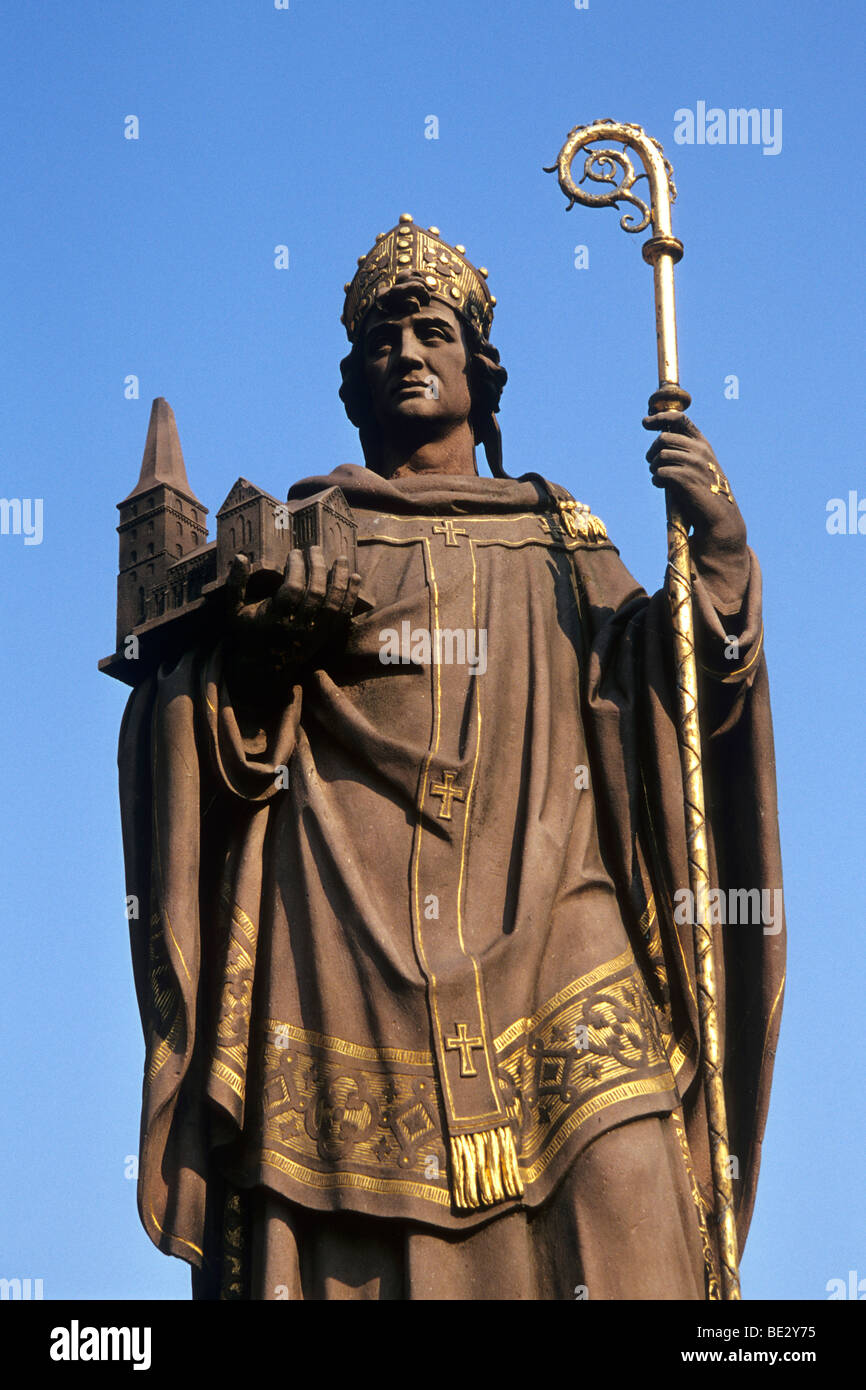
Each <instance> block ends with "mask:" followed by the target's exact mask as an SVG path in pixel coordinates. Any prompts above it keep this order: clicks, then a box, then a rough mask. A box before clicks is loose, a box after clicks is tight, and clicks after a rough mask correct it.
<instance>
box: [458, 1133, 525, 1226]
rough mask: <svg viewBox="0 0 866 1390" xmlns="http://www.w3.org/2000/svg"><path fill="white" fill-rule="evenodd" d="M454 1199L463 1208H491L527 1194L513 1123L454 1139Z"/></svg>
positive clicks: (465, 1209)
mask: <svg viewBox="0 0 866 1390" xmlns="http://www.w3.org/2000/svg"><path fill="white" fill-rule="evenodd" d="M451 1169H452V1183H453V1188H454V1202H455V1204H456V1205H457V1206H458V1207H460V1208H461V1209H462V1210H463V1211H474V1210H477V1209H478V1208H479V1207H491V1206H493V1205H494V1203H496V1202H504V1201H506V1200H507V1198H508V1197H520V1196H522V1195H523V1183H522V1181H521V1178H520V1168H519V1166H518V1162H517V1150H516V1148H515V1147H514V1135H513V1133H512V1131H511V1126H510V1125H503V1126H502V1128H501V1129H487V1130H483V1131H482V1132H481V1133H479V1134H458V1135H455V1137H454V1138H453V1139H452V1140H451Z"/></svg>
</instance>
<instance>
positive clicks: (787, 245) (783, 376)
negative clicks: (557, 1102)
mask: <svg viewBox="0 0 866 1390" xmlns="http://www.w3.org/2000/svg"><path fill="white" fill-rule="evenodd" d="M3 49H4V53H3V68H4V72H3V81H2V106H3V140H2V147H0V163H2V165H3V169H2V186H3V189H4V197H3V210H2V214H0V241H2V261H3V266H4V271H5V274H4V280H5V293H4V304H3V310H4V322H5V325H6V328H5V335H4V348H5V352H4V357H5V362H4V369H3V388H2V409H3V427H2V455H0V457H2V473H0V478H2V484H0V492H2V494H3V495H4V496H7V497H20V498H37V497H38V498H42V499H44V535H43V539H42V543H41V544H40V545H31V546H25V545H24V542H23V537H21V536H12V535H6V536H0V584H2V592H3V596H4V597H3V625H2V645H0V661H2V685H0V700H2V705H3V708H2V719H0V766H2V769H3V775H4V796H3V800H4V808H5V816H4V829H3V834H2V852H3V865H2V903H3V916H4V919H5V920H4V925H3V942H4V953H3V982H4V999H3V1008H2V1032H3V1039H2V1056H3V1059H4V1060H3V1069H2V1070H3V1075H2V1087H3V1095H2V1114H3V1121H4V1143H3V1146H2V1158H0V1193H2V1196H0V1203H2V1207H0V1275H4V1276H6V1277H15V1276H17V1277H32V1278H43V1279H44V1287H45V1295H46V1297H103V1296H109V1297H120V1298H171V1297H178V1296H180V1297H185V1296H187V1294H188V1289H189V1280H188V1273H187V1269H186V1266H185V1265H182V1264H181V1263H179V1262H178V1261H175V1260H170V1259H166V1258H165V1257H163V1256H161V1255H159V1254H158V1253H157V1252H156V1251H155V1250H154V1249H153V1248H152V1247H151V1245H150V1243H149V1241H148V1240H147V1238H146V1236H145V1235H144V1233H143V1231H142V1230H141V1228H140V1227H139V1224H138V1218H137V1213H136V1207H135V1184H134V1182H131V1181H128V1180H127V1179H126V1178H125V1176H124V1166H125V1159H126V1155H128V1154H131V1153H134V1152H135V1151H136V1148H137V1139H138V1107H139V1097H140V1078H141V1065H142V1040H141V1032H140V1026H139V1022H138V1016H137V1011H136V1005H135V999H134V993H133V986H132V972H131V967H130V961H129V948H128V939H127V926H126V921H125V917H124V911H123V895H124V884H123V865H122V854H121V844H120V831H119V817H118V809H117V788H116V768H115V748H116V735H117V730H118V725H119V721H120V717H121V714H122V710H123V705H124V701H125V694H126V692H125V689H124V688H123V687H121V686H120V685H118V684H116V683H114V682H112V681H110V680H108V679H107V678H105V677H104V676H101V675H98V674H97V671H96V662H97V659H98V658H99V657H101V656H103V655H105V654H107V653H108V652H110V651H111V649H112V646H113V637H114V608H115V573H116V564H117V537H116V534H115V530H114V527H115V525H116V521H117V513H116V511H115V503H116V502H117V501H118V500H119V499H120V498H121V497H123V496H124V495H125V494H126V493H127V492H128V491H129V490H130V488H131V487H132V485H133V484H134V482H135V480H136V478H137V475H138V468H139V464H140V460H141V452H142V448H143V445H144V437H145V432H146V426H147V419H148V414H149V410H150V402H151V399H152V398H153V397H154V396H159V395H163V396H166V397H167V398H168V400H169V401H170V402H171V404H172V406H173V407H174V410H175V413H176V416H177V420H178V425H179V429H180V435H181V441H182V444H183V447H184V452H185V456H186V463H187V468H188V472H189V477H190V480H191V483H192V486H193V488H194V489H195V490H196V492H197V493H198V495H199V496H200V497H201V499H202V500H203V501H204V502H205V503H206V505H208V506H209V507H210V509H211V516H212V517H213V514H214V513H215V511H216V509H217V508H218V507H219V505H220V504H221V502H222V500H223V498H224V497H225V495H226V493H227V492H228V490H229V488H230V486H231V484H232V483H233V481H234V480H235V478H236V477H237V476H238V475H239V474H243V475H245V476H247V477H249V478H250V479H252V480H253V481H255V482H256V483H258V484H259V485H260V486H262V487H264V488H265V489H267V490H268V491H270V492H272V493H275V494H276V495H278V496H284V495H285V491H286V488H287V487H288V485H289V484H290V483H291V482H292V481H293V480H294V479H295V478H297V477H301V476H305V475H307V474H310V473H313V472H325V471H327V470H329V469H330V468H331V467H334V466H336V465H337V464H338V463H342V462H349V461H352V462H360V461H361V456H360V450H359V447H358V443H357V439H356V437H355V435H354V432H353V431H352V429H351V427H350V426H349V424H348V422H347V421H346V419H345V417H344V415H343V411H342V407H341V404H340V402H339V400H338V397H337V388H338V384H339V371H338V362H339V358H340V356H341V355H342V354H343V352H344V351H345V339H344V336H343V330H342V328H341V325H340V323H339V315H340V311H341V307H342V285H343V282H344V281H345V280H346V279H348V278H349V277H350V276H351V274H352V272H353V269H354V265H355V259H356V257H357V256H358V255H359V254H361V253H362V252H364V251H366V250H367V249H368V248H369V246H370V244H371V242H372V239H373V237H374V235H375V233H376V232H377V231H379V230H384V229H386V228H387V227H389V226H391V225H392V224H393V223H394V222H395V221H396V219H397V217H398V214H399V213H400V212H402V211H409V212H411V213H413V214H414V215H415V217H416V218H417V219H418V220H421V221H423V222H424V223H425V224H426V223H431V222H432V223H435V224H436V225H437V226H439V227H440V228H441V229H442V233H443V235H444V236H445V237H446V238H447V239H449V240H451V241H452V242H454V241H461V242H464V243H465V244H466V246H467V248H468V253H469V255H470V257H471V258H472V259H473V260H474V261H475V263H476V264H478V263H483V264H484V265H486V266H488V267H489V270H490V285H491V288H492V291H493V293H494V294H496V295H497V297H498V300H499V307H498V309H497V314H496V322H495V326H494V334H493V340H494V341H495V343H496V344H497V346H498V347H499V349H500V351H501V353H502V358H503V361H504V363H505V365H506V366H507V368H508V370H509V373H510V381H509V384H508V386H507V388H506V392H505V396H504V399H503V409H502V413H501V416H500V422H501V426H502V432H503V440H504V448H505V465H506V468H507V469H508V470H509V472H511V473H512V474H518V473H521V472H524V471H527V470H529V469H534V470H538V471H541V472H543V473H545V474H546V475H547V476H548V477H550V478H552V479H554V480H556V481H558V482H561V483H564V484H565V485H566V486H567V487H569V488H570V489H571V490H572V491H573V493H574V494H575V495H576V496H577V497H579V498H580V499H581V500H583V501H587V502H589V503H591V505H592V507H593V509H594V510H595V511H597V512H598V513H599V514H600V515H601V516H602V517H603V518H604V519H605V521H606V523H607V525H608V528H609V530H610V532H611V534H612V536H613V538H614V539H615V540H616V542H617V544H618V545H619V547H620V549H621V552H622V555H623V558H624V560H625V561H626V563H627V564H628V565H629V567H630V568H631V570H632V571H633V573H634V574H635V575H636V576H637V577H638V579H639V580H640V581H641V582H642V583H643V584H644V585H646V586H647V587H649V588H655V587H657V586H658V585H659V583H660V582H661V579H662V574H663V565H664V553H665V526H664V514H663V513H664V509H663V503H662V499H661V497H660V495H659V493H658V492H657V491H656V490H655V489H654V488H652V487H651V485H650V483H649V479H648V474H647V470H646V465H645V462H644V452H645V450H646V448H647V446H648V443H649V437H648V436H647V435H646V434H645V432H644V431H643V430H642V429H641V426H640V420H641V416H642V415H643V413H644V411H645V407H646V398H647V396H648V394H649V393H650V391H651V390H652V389H653V387H654V386H655V377H654V370H655V357H654V335H653V321H652V295H651V276H650V272H649V271H648V269H647V267H646V266H645V265H644V263H643V261H642V260H641V257H640V253H639V248H638V245H637V241H638V238H629V237H626V236H625V235H624V234H623V233H622V232H620V231H619V229H618V226H617V217H616V215H615V214H614V213H613V212H610V211H604V212H602V211H588V210H584V209H581V208H576V209H575V210H574V211H572V212H571V213H569V214H567V215H566V212H565V200H564V199H563V197H562V195H561V193H560V192H559V189H558V187H557V185H556V182H555V180H554V178H553V177H551V176H550V175H546V174H543V173H542V172H541V165H542V164H549V163H552V162H553V160H554V158H555V156H556V153H557V151H558V149H559V147H560V145H561V143H562V142H563V140H564V138H565V136H566V134H567V132H568V130H569V129H570V128H571V127H572V126H573V125H575V124H577V123H579V122H584V121H589V120H592V119H593V118H595V117H598V116H604V115H611V116H615V117H617V118H618V119H622V120H630V121H636V122H639V123H640V124H642V125H644V126H645V127H646V128H647V129H648V130H649V131H650V132H651V133H652V134H654V135H655V136H656V137H657V138H658V139H660V140H661V141H662V143H663V144H664V146H665V150H666V152H667V153H668V154H669V156H670V157H671V159H672V160H673V163H674V168H675V172H676V177H677V183H678V185H679V190H680V199H679V202H678V204H677V206H676V208H675V222H674V229H675V231H676V232H677V234H678V235H679V236H680V237H681V238H682V239H683V241H684V242H685V244H686V256H685V259H684V261H683V263H682V265H681V266H680V267H679V268H678V271H677V288H678V308H679V319H680V352H681V375H682V379H683V382H684V384H685V385H686V386H687V387H688V389H689V390H690V391H691V393H692V396H693V398H694V405H693V408H692V412H691V413H692V416H693V418H694V419H695V421H696V422H697V423H698V424H699V425H700V427H701V428H702V429H703V431H704V433H705V434H706V435H707V436H708V438H709V439H710V440H711V441H712V442H713V444H714V446H715V449H716V452H717V454H718V456H719V459H720V461H721V462H722V464H723V466H724V467H725V468H726V470H727V472H728V473H729V475H730V478H731V480H732V484H733V486H734V488H735V490H736V493H737V496H738V499H739V501H740V504H741V506H742V509H743V512H744V514H745V516H746V519H747V522H748V525H749V535H750V541H751V543H752V545H753V547H754V548H755V550H756V551H757V553H758V555H759V557H760V559H761V562H762V566H763V571H764V585H765V590H764V592H765V602H766V634H767V639H766V646H767V657H768V661H769V667H770V677H771V689H772V693H773V709H774V717H775V726H776V736H777V752H778V777H779V792H780V802H781V821H782V839H783V853H784V863H785V872H786V904H787V912H788V920H789V925H790V933H791V947H790V971H789V987H788V999H787V1004H786V1012H785V1016H784V1020H783V1027H782V1039H781V1046H780V1051H779V1055H778V1063H777V1073H776V1082H775V1089H774V1093H773V1100H772V1105H771V1111H770V1120H769V1126H768V1130H767V1136H766V1142H765V1158H764V1167H763V1174H762V1178H761V1183H760V1186H759V1190H758V1200H757V1208H756V1214H755V1220H754V1224H753V1228H752V1234H751V1237H750V1241H749V1245H748V1248H747V1251H746V1255H745V1259H744V1263H743V1283H744V1292H745V1294H746V1296H750V1297H778V1298H793V1297H804V1298H815V1299H820V1298H823V1297H826V1293H825V1286H826V1283H827V1281H828V1280H829V1279H831V1278H834V1277H843V1278H845V1277H847V1272H848V1271H849V1270H850V1269H857V1270H858V1271H859V1274H860V1277H864V1276H866V1236H864V1231H866V1220H864V1215H866V1212H864V1208H866V1186H864V1183H863V1171H862V1155H863V1148H864V1142H866V1132H864V1119H863V1100H862V1097H863V1093H864V1089H866V1088H864V1077H863V1061H862V1059H863V1045H862V1026H863V1025H862V1017H863V999H864V994H866V970H864V954H866V953H864V949H863V945H862V935H863V873H862V853H863V843H864V811H863V802H864V794H863V786H864V770H866V737H864V723H863V716H862V706H863V695H862V692H863V689H864V685H866V661H864V652H866V640H864V639H866V633H864V622H866V619H864V613H866V605H864V588H866V586H864V572H866V535H862V536H861V535H829V534H828V533H827V530H826V525H825V521H826V515H827V513H826V507H827V503H828V501H829V499H831V498H833V497H846V498H847V495H848V493H849V491H851V490H858V495H859V496H860V497H866V467H864V462H863V448H862V439H861V430H862V420H863V392H862V381H861V377H862V358H863V354H862V322H863V311H864V305H863V286H864V274H863V254H864V245H863V232H862V218H861V216H860V214H859V212H858V210H857V202H856V197H855V192H856V189H857V187H858V182H857V179H858V175H857V166H856V164H854V162H853V158H854V157H855V156H856V145H855V144H854V143H852V141H853V136H852V134H851V133H852V132H856V131H857V130H859V127H860V124H861V120H860V117H861V113H862V71H860V70H859V69H858V68H857V67H855V60H856V59H857V55H858V54H859V53H861V52H862V15H861V13H860V11H859V8H858V7H857V6H856V5H853V4H851V3H850V0H846V3H838V2H837V3H833V2H832V0H831V2H830V3H824V4H822V5H820V6H816V5H814V4H811V3H810V4H806V3H803V0H772V2H769V0H729V3H727V4H726V5H723V6H722V5H713V6H708V5H697V6H696V5H694V4H688V3H685V0H665V3H663V4H652V5H648V4H644V3H637V0H590V5H589V8H588V9H586V10H576V9H575V7H574V4H573V3H572V0H544V3H535V4H529V3H527V0H523V3H519V4H518V3H516V2H515V0H498V3H493V0H474V2H473V3H472V4H469V5H466V4H463V3H457V0H437V3H436V4H435V5H430V6H427V7H424V6H417V5H409V6H407V5H406V4H404V3H400V4H397V3H394V0H376V3H369V2H367V0H356V3H352V4H349V3H337V2H336V0H291V3H290V8H289V9H288V10H286V11H282V10H276V9H275V8H274V5H273V3H272V0H245V3H244V4H237V3H228V0H211V2H210V3H207V4H197V5H189V4H184V5H181V4H178V3H176V0H172V2H171V3H169V0H151V2H150V3H146V2H145V0H141V3H136V4H123V5H120V4H105V3H93V0H79V3H78V4H76V5H67V4H60V3H57V0H54V2H53V3H46V4H39V5H22V4H19V5H17V6H10V7H7V9H6V14H5V17H4V44H3ZM699 102H704V103H705V104H706V107H708V108H709V107H714V106H717V107H721V108H723V109H725V110H727V109H728V108H730V107H741V106H745V107H753V106H754V107H758V108H766V109H767V110H768V111H769V112H774V111H775V110H776V109H779V110H781V112H782V127H781V134H782V145H781V149H780V150H779V152H778V153H776V154H764V153H763V150H762V148H761V146H759V145H758V146H756V145H745V146H744V145H728V144H726V145H710V144H694V145H685V144H684V145H678V144H677V143H676V142H675V140H674V129H675V124H676V122H675V113H676V112H677V111H678V110H680V109H682V108H690V109H691V110H693V111H696V110H697V107H698V103H699ZM128 115H137V116H138V118H139V121H140V138H139V139H138V140H136V141H133V140H127V139H125V138H124V118H125V117H126V116H128ZM431 115H434V116H436V117H438V122H439V132H438V133H439V138H438V139H436V140H432V139H427V138H425V119H426V118H427V117H428V116H431ZM427 128H428V129H429V128H430V127H429V124H428V126H427ZM278 244H285V245H287V246H288V247H289V251H290V267H289V269H288V270H285V271H280V270H277V269H275V268H274V247H275V246H276V245H278ZM578 244H583V245H586V246H587V247H588V252H589V266H588V268H587V269H582V270H578V269H576V268H575V266H574V248H575V246H576V245H578ZM129 374H135V375H136V376H138V378H139V381H140V398H139V399H138V400H127V399H125V398H124V378H125V377H127V375H129ZM730 375H735V376H736V377H737V378H738V380H739V397H738V398H737V399H726V397H725V394H724V386H725V378H726V377H728V376H730Z"/></svg>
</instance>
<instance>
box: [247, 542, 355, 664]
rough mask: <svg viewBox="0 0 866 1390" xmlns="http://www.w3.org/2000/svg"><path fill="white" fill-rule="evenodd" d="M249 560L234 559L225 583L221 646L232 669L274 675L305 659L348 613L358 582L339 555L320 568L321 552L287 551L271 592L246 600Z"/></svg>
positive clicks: (317, 549)
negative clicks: (328, 566)
mask: <svg viewBox="0 0 866 1390" xmlns="http://www.w3.org/2000/svg"><path fill="white" fill-rule="evenodd" d="M249 578H250V562H249V560H248V559H247V557H246V556H245V555H236V556H235V558H234V560H233V561H232V567H231V570H230V572H229V577H228V580H227V583H226V593H227V602H228V615H227V616H228V624H227V631H226V641H227V647H228V649H229V653H230V657H231V663H232V665H234V667H235V668H238V667H239V666H244V665H251V666H254V667H256V668H258V669H259V670H260V671H262V670H264V671H267V670H271V671H279V670H282V669H286V668H292V667H296V666H299V665H302V664H303V663H304V662H306V661H309V660H310V658H311V657H313V656H314V655H315V654H316V652H317V651H318V650H319V648H320V647H323V646H324V645H325V643H326V642H328V641H329V640H330V639H331V638H333V637H334V636H336V634H337V633H338V632H339V629H340V627H341V626H343V625H344V624H345V622H346V620H347V619H348V618H349V616H350V615H351V613H352V609H353V608H354V606H355V601H356V599H357V597H358V589H359V587H360V584H361V576H360V575H359V574H350V573H349V561H348V559H347V557H346V556H345V555H341V556H340V557H339V559H337V560H336V561H335V562H334V564H333V565H332V567H331V571H330V574H329V573H328V572H327V570H326V569H325V561H324V556H323V554H322V549H321V547H320V546H318V545H313V546H310V548H309V549H308V550H291V551H290V552H289V558H288V560H287V561H286V567H285V571H284V575H283V582H282V584H281V585H280V587H279V588H278V589H277V591H276V593H274V594H272V595H271V596H270V597H269V598H263V599H259V600H258V601H256V602H248V600H247V584H248V581H249Z"/></svg>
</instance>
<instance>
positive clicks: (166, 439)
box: [117, 396, 207, 513]
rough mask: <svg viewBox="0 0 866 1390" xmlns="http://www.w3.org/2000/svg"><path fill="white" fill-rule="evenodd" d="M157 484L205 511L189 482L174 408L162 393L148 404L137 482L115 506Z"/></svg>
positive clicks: (147, 490)
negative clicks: (151, 403)
mask: <svg viewBox="0 0 866 1390" xmlns="http://www.w3.org/2000/svg"><path fill="white" fill-rule="evenodd" d="M159 486H165V487H170V488H172V489H173V491H174V492H179V493H180V494H181V496H182V497H185V498H186V500H187V501H188V502H192V503H193V505H194V506H196V507H200V508H201V510H202V511H203V512H205V513H207V507H205V506H204V504H203V503H201V502H200V501H199V500H198V498H197V497H196V495H195V493H194V492H193V490H192V488H191V487H190V485H189V479H188V478H187V476H186V464H185V463H184V461H183V451H182V449H181V447H180V438H179V436H178V432H177V424H176V422H175V418H174V411H173V410H172V408H171V406H170V405H169V403H168V401H167V400H165V398H164V397H163V396H157V398H156V400H155V401H154V403H153V405H152V406H151V411H150V423H149V425H148V427H147V439H146V440H145V444H144V456H143V458H142V460H141V473H140V475H139V479H138V482H137V483H136V485H135V487H134V488H133V489H132V492H130V493H129V494H128V495H127V496H126V497H124V499H123V502H118V504H117V505H118V506H119V507H122V506H123V505H124V504H125V503H126V502H130V501H131V500H132V499H133V497H138V496H140V494H141V493H143V492H149V491H150V490H151V488H154V487H159Z"/></svg>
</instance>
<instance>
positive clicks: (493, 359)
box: [340, 275, 508, 478]
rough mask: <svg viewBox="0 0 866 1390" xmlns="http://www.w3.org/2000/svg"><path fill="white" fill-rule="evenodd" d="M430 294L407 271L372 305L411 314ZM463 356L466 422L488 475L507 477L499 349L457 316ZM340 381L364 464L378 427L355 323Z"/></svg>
mask: <svg viewBox="0 0 866 1390" xmlns="http://www.w3.org/2000/svg"><path fill="white" fill-rule="evenodd" d="M430 302H431V295H430V292H429V290H428V289H427V286H426V285H425V284H424V282H423V280H420V279H419V278H417V276H415V275H410V276H408V277H407V278H406V280H405V281H404V282H403V283H402V284H401V283H398V284H396V285H394V286H393V287H392V288H391V289H389V290H387V291H386V292H385V293H384V294H382V295H381V296H380V297H379V298H378V299H377V301H376V304H375V306H374V307H375V308H376V309H378V310H380V311H381V312H382V313H386V314H395V313H396V314H399V313H403V314H412V313H417V312H418V310H419V309H426V307H427V306H428V304H429V303H430ZM459 317H460V323H461V326H462V329H463V336H464V341H465V343H466V349H467V353H468V359H469V394H470V397H471V399H472V409H471V411H470V414H469V424H470V427H471V429H472V433H473V435H474V437H475V443H476V444H481V445H483V447H484V451H485V453H486V455H487V462H488V463H489V465H490V471H491V473H493V475H494V477H497V478H505V477H507V476H508V475H507V474H506V473H505V472H503V468H502V442H501V439H500V434H499V426H498V424H497V422H496V413H497V411H498V410H499V401H500V398H501V396H502V391H503V388H504V386H505V383H506V381H507V380H508V373H507V372H506V370H505V368H504V367H503V366H502V365H501V364H500V361H499V353H498V352H497V350H496V348H495V347H493V345H492V343H488V342H485V341H484V339H483V338H482V337H481V334H480V333H479V332H478V329H477V328H476V327H475V325H474V324H472V323H470V322H469V321H468V319H465V318H464V317H463V315H462V314H461V315H460V316H459ZM340 372H341V374H342V378H343V382H342V385H341V387H340V399H341V401H342V402H343V405H344V406H345V407H346V414H347V415H348V417H349V419H350V420H351V422H352V424H353V425H354V426H355V428H356V429H357V430H358V433H359V434H360V436H361V447H362V449H363V450H364V457H365V459H366V460H367V462H368V465H369V464H370V462H371V460H373V459H375V458H377V457H378V456H379V453H380V451H381V429H380V426H379V422H378V420H377V419H376V417H375V415H374V413H373V403H372V399H371V396H370V390H369V387H368V385H367V380H366V376H365V373H364V329H363V325H362V326H361V329H360V331H359V332H358V334H357V336H356V338H355V341H354V343H353V344H352V349H351V351H350V353H349V354H348V356H347V357H344V358H343V360H342V362H341V363H340Z"/></svg>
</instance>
